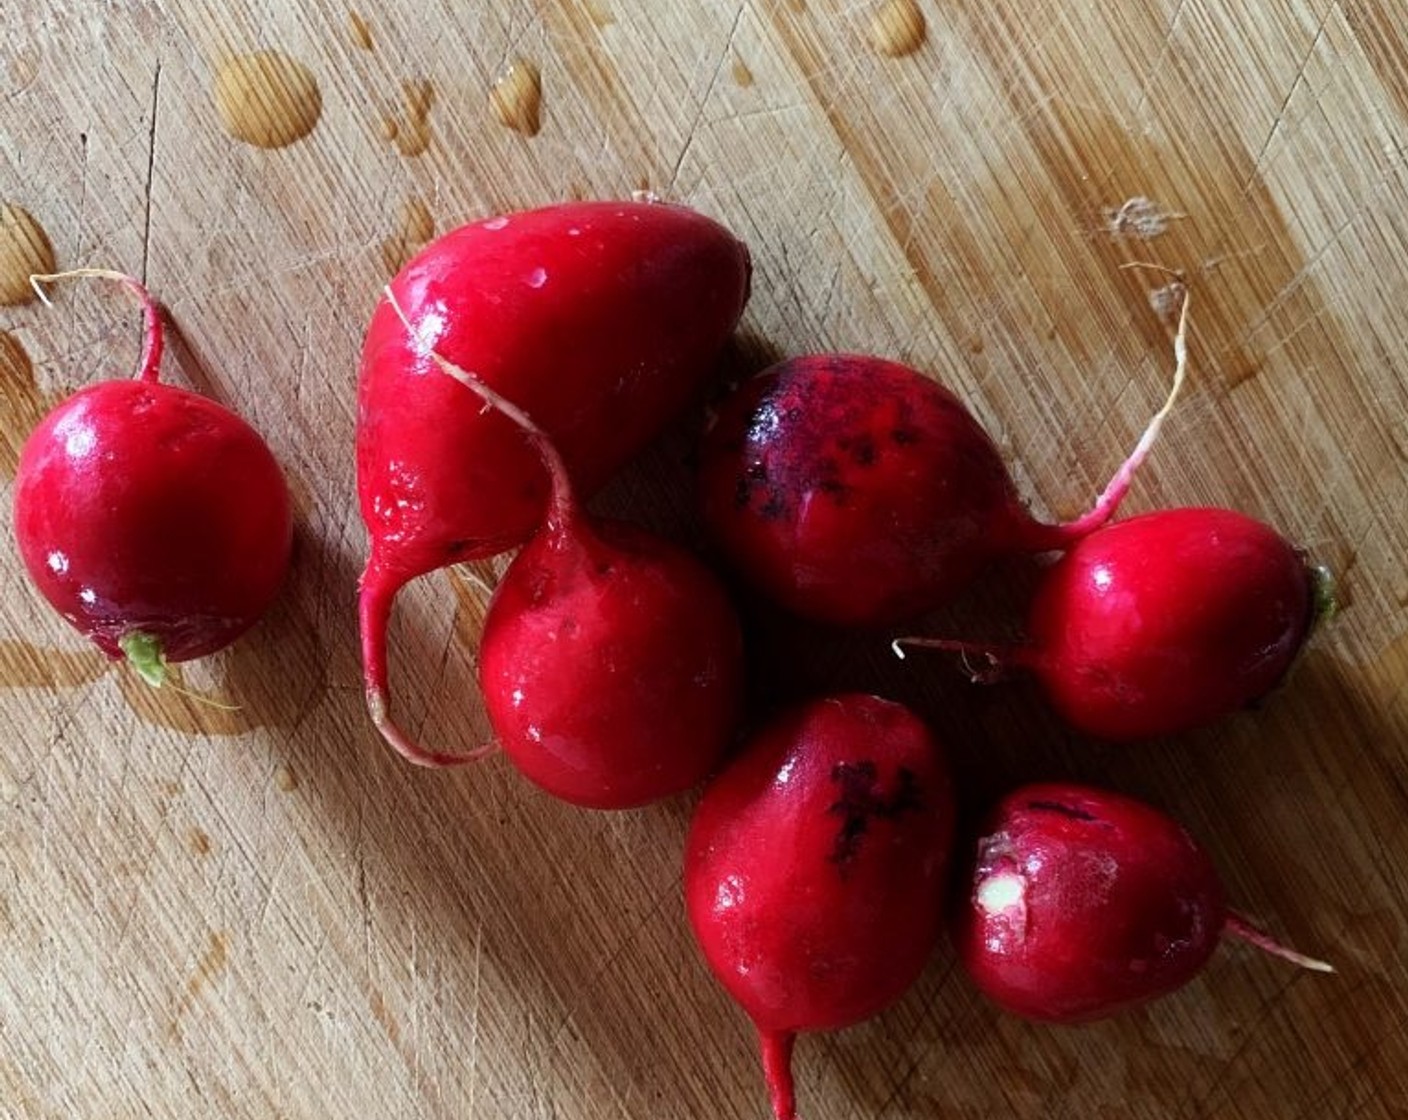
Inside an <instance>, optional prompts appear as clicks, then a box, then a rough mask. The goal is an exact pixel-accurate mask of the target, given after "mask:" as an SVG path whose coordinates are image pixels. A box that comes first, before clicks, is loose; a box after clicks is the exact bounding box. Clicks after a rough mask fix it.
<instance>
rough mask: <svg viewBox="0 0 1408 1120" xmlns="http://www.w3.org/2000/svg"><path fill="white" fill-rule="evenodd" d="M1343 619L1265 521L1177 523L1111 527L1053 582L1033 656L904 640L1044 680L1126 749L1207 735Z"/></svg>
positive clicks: (1037, 602)
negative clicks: (1203, 730)
mask: <svg viewBox="0 0 1408 1120" xmlns="http://www.w3.org/2000/svg"><path fill="white" fill-rule="evenodd" d="M1332 609H1333V595H1332V592H1331V588H1330V583H1329V577H1328V574H1327V573H1325V572H1324V570H1323V569H1318V568H1313V567H1311V566H1309V565H1308V564H1307V562H1306V559H1305V556H1304V554H1303V553H1302V552H1301V551H1300V550H1299V549H1297V548H1296V547H1295V546H1293V545H1292V544H1291V543H1290V542H1289V541H1287V540H1286V539H1285V538H1284V537H1282V536H1281V535H1280V534H1279V533H1277V532H1276V531H1275V530H1274V529H1272V528H1271V527H1270V526H1269V525H1265V524H1263V523H1261V522H1260V521H1256V520H1254V519H1253V518H1250V517H1247V516H1245V515H1244V514H1241V513H1236V512H1234V511H1232V510H1226V509H1206V508H1188V509H1169V510H1159V511H1157V512H1154V513H1148V514H1143V515H1141V516H1139V517H1131V518H1129V519H1128V520H1127V521H1120V522H1117V523H1115V524H1113V525H1109V526H1106V527H1105V528H1103V529H1101V530H1100V531H1099V532H1096V533H1092V534H1091V535H1090V536H1088V537H1086V538H1085V539H1084V540H1082V541H1080V542H1079V543H1078V544H1076V545H1075V546H1074V547H1073V548H1071V550H1070V551H1069V552H1067V553H1066V555H1065V556H1063V557H1062V558H1061V559H1060V560H1059V561H1057V562H1056V564H1054V565H1053V566H1052V567H1051V569H1050V570H1049V571H1048V572H1046V573H1045V574H1044V576H1043V578H1042V581H1041V583H1040V585H1039V586H1038V588H1037V593H1036V596H1035V598H1034V599H1033V601H1032V605H1031V609H1030V612H1029V615H1028V623H1027V629H1028V634H1029V639H1028V642H1027V644H1023V645H1015V646H1002V645H987V644H984V643H981V642H964V641H954V640H948V639H943V638H919V637H915V638H901V639H898V640H897V641H896V643H895V649H896V651H897V652H901V653H902V651H903V649H904V648H905V647H906V646H918V647H929V648H935V649H944V650H949V651H953V652H959V653H963V654H965V655H967V656H969V657H970V658H971V657H977V658H979V659H980V662H979V663H980V665H982V666H983V667H982V668H980V669H979V670H978V671H977V673H976V674H975V676H976V678H977V679H980V680H983V679H987V680H991V679H997V678H999V677H1001V676H1002V675H1004V674H1005V673H1006V672H1008V671H1010V670H1012V669H1025V670H1028V671H1030V672H1031V673H1033V674H1034V675H1035V677H1036V679H1037V681H1038V682H1039V683H1040V685H1041V688H1042V690H1043V692H1044V693H1045V694H1046V696H1047V698H1048V699H1049V700H1050V702H1051V704H1052V706H1053V707H1054V708H1055V709H1056V711H1057V713H1058V714H1059V715H1060V716H1061V718H1062V719H1063V720H1064V721H1065V722H1066V723H1068V724H1069V725H1070V726H1072V727H1074V728H1076V729H1077V730H1079V731H1083V732H1085V733H1086V734H1088V735H1093V736H1096V737H1098V738H1101V739H1108V740H1111V741H1116V742H1128V741H1132V740H1136V739H1146V738H1151V737H1153V736H1157V735H1169V734H1173V733H1175V732H1179V731H1186V730H1189V729H1191V728H1195V727H1201V726H1204V725H1206V724H1209V723H1212V722H1214V721H1215V720H1218V719H1221V718H1222V717H1224V716H1226V715H1229V714H1231V713H1232V712H1235V711H1237V710H1238V709H1240V708H1245V707H1247V706H1248V705H1251V704H1253V703H1255V702H1256V701H1258V700H1260V699H1261V698H1262V697H1264V696H1265V695H1266V694H1267V693H1268V692H1270V691H1271V690H1272V689H1273V688H1275V687H1276V685H1277V684H1278V683H1279V682H1280V681H1281V679H1282V678H1283V677H1284V676H1285V675H1286V673H1287V671H1288V670H1289V669H1290V666H1291V663H1292V662H1293V661H1294V660H1295V658H1296V656H1297V654H1298V653H1299V652H1300V649H1301V647H1302V646H1303V645H1304V644H1305V641H1306V639H1307V638H1308V637H1309V635H1310V632H1311V630H1312V628H1313V626H1314V624H1315V621H1316V620H1317V619H1318V618H1322V617H1324V616H1325V615H1327V614H1328V613H1329V612H1330V611H1331V610H1332Z"/></svg>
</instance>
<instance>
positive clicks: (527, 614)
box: [383, 289, 743, 809]
mask: <svg viewBox="0 0 1408 1120" xmlns="http://www.w3.org/2000/svg"><path fill="white" fill-rule="evenodd" d="M387 298H388V301H389V302H390V303H391V305H392V307H393V309H395V310H396V311H397V312H400V311H401V308H400V305H399V303H398V302H397V301H396V298H395V295H394V293H392V292H391V291H390V290H389V289H388V294H387ZM406 327H407V329H411V325H410V322H409V320H406ZM430 358H431V360H432V361H433V362H434V363H435V364H436V365H437V366H439V368H440V370H441V371H442V372H443V373H445V374H447V375H448V376H449V377H451V378H453V379H454V380H456V381H459V382H460V383H462V384H463V385H465V386H467V387H468V388H469V389H471V390H473V391H474V393H475V394H477V395H478V397H480V398H482V399H483V400H484V401H485V402H486V403H487V404H488V405H490V406H492V407H493V408H495V409H497V410H498V411H499V412H500V413H501V414H503V415H504V416H506V417H508V418H509V419H510V420H512V421H513V422H514V423H515V424H517V425H518V426H519V428H521V429H522V431H523V432H524V433H525V434H526V435H527V436H528V439H529V442H531V443H532V444H533V445H534V447H535V449H536V450H537V452H538V454H539V455H541V456H542V459H543V462H544V464H545V465H546V467H547V471H548V477H549V479H550V480H551V487H552V488H551V492H550V495H549V498H548V506H547V515H546V518H545V520H544V522H543V525H542V527H541V528H540V529H539V530H538V532H537V533H536V534H535V535H534V536H533V538H532V540H530V541H529V542H528V544H527V545H526V546H525V547H524V548H523V550H522V551H521V552H520V553H519V554H518V555H517V556H516V557H514V560H513V563H512V564H510V565H509V568H508V571H507V572H505V573H504V577H503V579H502V580H501V581H500V582H499V585H498V587H497V589H496V590H495V592H494V596H493V599H492V600H491V601H490V603H489V609H488V612H487V613H486V615H485V619H484V634H483V637H482V639H481V640H480V646H479V684H480V689H481V690H482V692H483V694H484V700H485V707H486V709H487V711H488V715H489V721H490V723H491V724H492V726H493V728H494V734H495V737H496V740H497V745H498V746H499V747H502V748H503V750H504V752H505V753H506V754H507V755H508V756H509V759H510V760H511V761H512V762H513V764H514V765H515V766H516V767H517V768H518V769H519V770H520V771H521V772H522V773H523V774H524V775H526V776H527V777H528V778H529V779H530V780H532V781H533V782H534V783H536V784H537V785H538V786H540V787H541V788H543V789H545V790H547V792H549V793H551V794H553V795H554V796H556V797H559V798H561V799H563V800H565V801H570V802H572V803H573V804H577V805H584V806H588V807H592V808H599V809H624V808H629V807H632V806H636V805H643V804H646V803H647V802H651V801H656V800H659V799H660V798H663V797H667V796H669V795H671V794H675V793H679V792H681V791H683V790H685V789H688V788H689V787H691V786H693V785H695V784H696V783H698V782H699V781H700V780H702V779H703V778H704V777H705V776H706V775H707V774H708V773H709V772H710V771H711V770H713V768H714V766H715V764H716V763H717V762H718V760H719V758H720V757H721V756H722V755H723V752H724V749H725V748H726V747H727V746H728V742H729V739H730V736H731V735H732V733H733V728H734V723H735V722H736V720H737V718H738V715H739V711H740V708H741V706H742V699H743V636H742V630H741V627H740V625H739V622H738V617H737V615H736V613H735V612H734V609H733V605H732V603H731V602H730V601H729V598H728V594H727V593H726V592H725V591H724V589H723V586H722V585H721V584H720V583H719V581H718V580H717V579H716V578H715V577H714V575H713V573H712V572H710V571H709V570H708V569H707V568H706V567H704V565H703V564H701V563H700V562H699V561H698V560H696V559H694V557H693V556H691V555H690V554H689V553H688V552H686V551H685V550H684V549H682V548H679V547H677V546H675V545H673V544H670V543H669V542H667V541H665V540H662V539H660V538H658V537H656V536H654V535H652V534H650V533H647V532H645V531H644V530H642V529H638V528H636V527H634V526H632V525H629V524H626V523H625V522H621V521H606V520H597V519H595V518H592V517H590V516H589V515H588V514H587V513H586V512H585V511H584V510H583V509H582V508H581V506H580V504H579V503H578V500H577V497H576V495H575V493H574V492H573V488H572V483H571V480H570V479H569V477H568V473H567V467H566V464H564V463H563V461H562V457H561V455H560V454H559V453H558V451H557V448H556V447H555V446H554V445H553V442H552V440H551V439H549V438H548V436H547V435H546V434H545V433H544V432H543V430H542V429H541V428H539V427H538V426H537V425H536V424H535V423H534V422H533V421H532V419H530V418H529V417H528V415H527V414H526V413H524V412H523V411H522V410H521V409H520V408H518V407H517V406H516V405H515V404H513V403H512V402H511V401H509V400H507V399H505V398H504V397H503V396H501V395H500V394H498V393H496V392H495V391H494V390H492V389H490V388H489V387H488V386H486V385H484V384H483V383H482V382H480V381H478V380H477V379H476V378H474V377H473V376H471V375H470V374H469V373H468V372H467V371H465V370H462V369H460V368H459V367H457V366H455V365H453V364H452V363H450V362H448V361H445V360H444V359H443V358H441V357H440V356H439V355H438V354H436V353H435V352H434V351H431V352H430ZM383 734H386V735H387V737H388V739H389V740H390V742H391V743H392V744H393V745H394V746H395V747H396V748H397V749H398V750H399V751H400V752H401V754H402V755H403V756H404V757H406V758H407V759H409V760H410V761H412V762H416V763H419V764H421V765H425V766H450V765H459V764H461V763H465V762H469V761H472V760H473V759H475V758H478V757H482V755H483V754H484V753H485V751H484V750H481V751H476V752H473V753H470V754H461V755H444V754H437V753H435V752H431V751H427V750H425V749H424V748H423V747H421V746H419V745H418V744H416V743H414V742H412V741H410V739H409V738H408V737H407V736H406V734H405V733H404V732H403V731H401V729H399V728H398V727H396V725H395V723H394V722H392V721H390V720H389V719H388V720H387V721H386V722H385V724H384V725H383Z"/></svg>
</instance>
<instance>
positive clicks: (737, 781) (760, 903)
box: [684, 693, 954, 1120]
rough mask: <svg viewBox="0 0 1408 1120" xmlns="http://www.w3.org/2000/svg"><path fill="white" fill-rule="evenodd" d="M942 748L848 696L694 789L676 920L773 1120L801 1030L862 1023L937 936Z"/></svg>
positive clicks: (794, 719) (945, 800)
mask: <svg viewBox="0 0 1408 1120" xmlns="http://www.w3.org/2000/svg"><path fill="white" fill-rule="evenodd" d="M953 818H954V807H953V791H952V786H951V783H950V779H949V774H948V767H947V763H946V761H945V758H944V754H943V751H942V750H941V748H940V747H939V745H938V743H937V742H936V741H935V740H934V738H933V736H932V735H931V734H930V732H929V730H928V728H927V727H925V725H924V724H923V723H922V722H921V721H920V720H919V718H918V717H917V716H915V715H914V714H913V713H912V712H910V711H909V710H908V709H907V708H904V707H902V706H901V705H899V704H895V703H891V702H889V701H886V700H881V699H879V698H878V697H875V696H866V695H862V694H858V693H850V694H845V695H840V696H832V697H827V698H825V699H821V700H815V701H812V702H810V703H807V704H803V705H801V706H800V707H797V708H795V709H793V710H791V711H789V712H786V713H784V714H783V715H781V716H779V717H778V718H776V719H775V720H774V721H773V722H771V723H770V724H769V725H767V726H766V727H765V728H764V729H763V730H762V731H760V732H759V733H758V734H757V735H756V736H755V737H754V738H753V739H752V740H751V742H750V743H749V744H748V745H747V746H746V747H745V749H744V751H743V753H742V754H741V755H740V756H739V757H738V758H737V759H735V760H734V761H733V762H732V763H731V764H730V765H729V766H728V768H727V769H725V770H724V771H723V773H722V774H720V775H719V776H718V777H717V778H716V779H714V781H713V782H712V783H711V784H710V785H709V787H708V788H707V789H706V790H705V793H704V796H703V798H702V799H701V801H700V802H699V806H698V808H697V809H696V811H695V814H694V820H693V822H692V824H691V826H690V830H689V839H688V843H687V846H686V849H685V865H684V885H685V899H686V904H687V906H688V911H689V920H690V923H691V925H692V926H693V928H694V935H695V937H696V938H697V939H698V941H699V945H700V948H701V949H702V950H703V952H704V957H705V959H706V960H707V961H708V963H709V967H710V968H711V969H712V970H713V972H714V974H715V975H716V976H717V977H718V979H719V981H720V982H721V983H722V984H723V986H724V987H725V988H726V989H728V992H729V994H730V995H731V996H733V998H734V999H735V1000H737V1001H738V1003H739V1004H741V1005H742V1007H743V1009H744V1010H745V1011H746V1012H747V1013H748V1015H749V1017H750V1018H751V1019H752V1020H753V1023H754V1025H755V1026H756V1028H757V1030H758V1035H759V1039H760V1042H761V1045H762V1054H763V1068H764V1072H765V1074H766V1076H767V1082H768V1088H769V1090H770V1092H771V1095H772V1106H773V1112H774V1114H775V1115H776V1116H777V1117H778V1120H791V1118H792V1117H794V1116H795V1115H796V1105H795V1101H794V1093H793V1084H792V1069H791V1055H792V1046H793V1042H794V1040H795V1037H796V1035H797V1033H798V1032H799V1031H822V1030H836V1029H838V1028H841V1027H845V1026H848V1025H850V1024H852V1023H857V1022H860V1021H861V1020H862V1019H866V1018H869V1017H870V1016H872V1015H875V1014H876V1013H878V1012H879V1011H881V1010H882V1009H883V1008H885V1007H886V1006H888V1005H889V1004H890V1003H892V1002H893V1001H894V1000H896V999H897V998H898V997H899V996H900V994H901V993H902V992H904V990H905V989H906V988H908V987H909V985H910V984H911V983H912V982H913V981H914V980H915V978H916V977H917V976H918V975H919V973H920V971H921V969H922V968H923V967H924V963H925V961H926V960H927V959H928V958H929V955H930V954H931V953H932V951H933V949H934V946H935V944H936V942H937V940H938V937H939V934H940V931H941V928H942V925H943V916H942V910H943V906H942V897H941V896H942V891H943V880H944V874H945V871H946V869H947V866H948V858H949V852H950V848H951V846H952V842H953Z"/></svg>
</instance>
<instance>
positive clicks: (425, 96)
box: [381, 78, 435, 156]
mask: <svg viewBox="0 0 1408 1120" xmlns="http://www.w3.org/2000/svg"><path fill="white" fill-rule="evenodd" d="M401 100H402V103H403V112H402V116H401V119H400V120H399V121H398V120H396V119H395V118H393V117H386V118H385V119H384V120H383V121H382V128H381V131H382V135H383V136H384V137H385V138H386V139H387V140H390V141H391V142H392V143H393V144H395V145H396V150H397V151H398V152H400V153H401V154H402V155H403V156H418V155H421V154H422V153H423V152H424V151H425V150H426V149H427V148H428V147H430V109H431V106H433V105H434V104H435V87H434V86H432V85H431V84H430V83H429V82H428V81H426V80H425V79H424V78H407V79H405V80H404V81H403V82H402V83H401Z"/></svg>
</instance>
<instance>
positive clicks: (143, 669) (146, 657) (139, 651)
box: [117, 630, 166, 688]
mask: <svg viewBox="0 0 1408 1120" xmlns="http://www.w3.org/2000/svg"><path fill="white" fill-rule="evenodd" d="M117 645H118V648H119V649H121V650H122V652H123V653H124V654H126V655H127V660H128V662H129V663H130V664H131V665H132V668H134V669H136V670H137V675H138V676H140V677H141V678H142V679H143V680H144V681H146V682H147V683H148V684H149V685H151V686H152V687H153V688H160V687H161V686H162V685H163V684H164V683H165V682H166V655H165V654H164V653H162V652H161V642H160V641H159V640H157V639H156V638H154V637H152V635H150V634H144V633H143V632H142V631H140V630H133V631H132V632H131V633H129V634H124V635H123V636H122V637H121V638H119V639H118V642H117Z"/></svg>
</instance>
